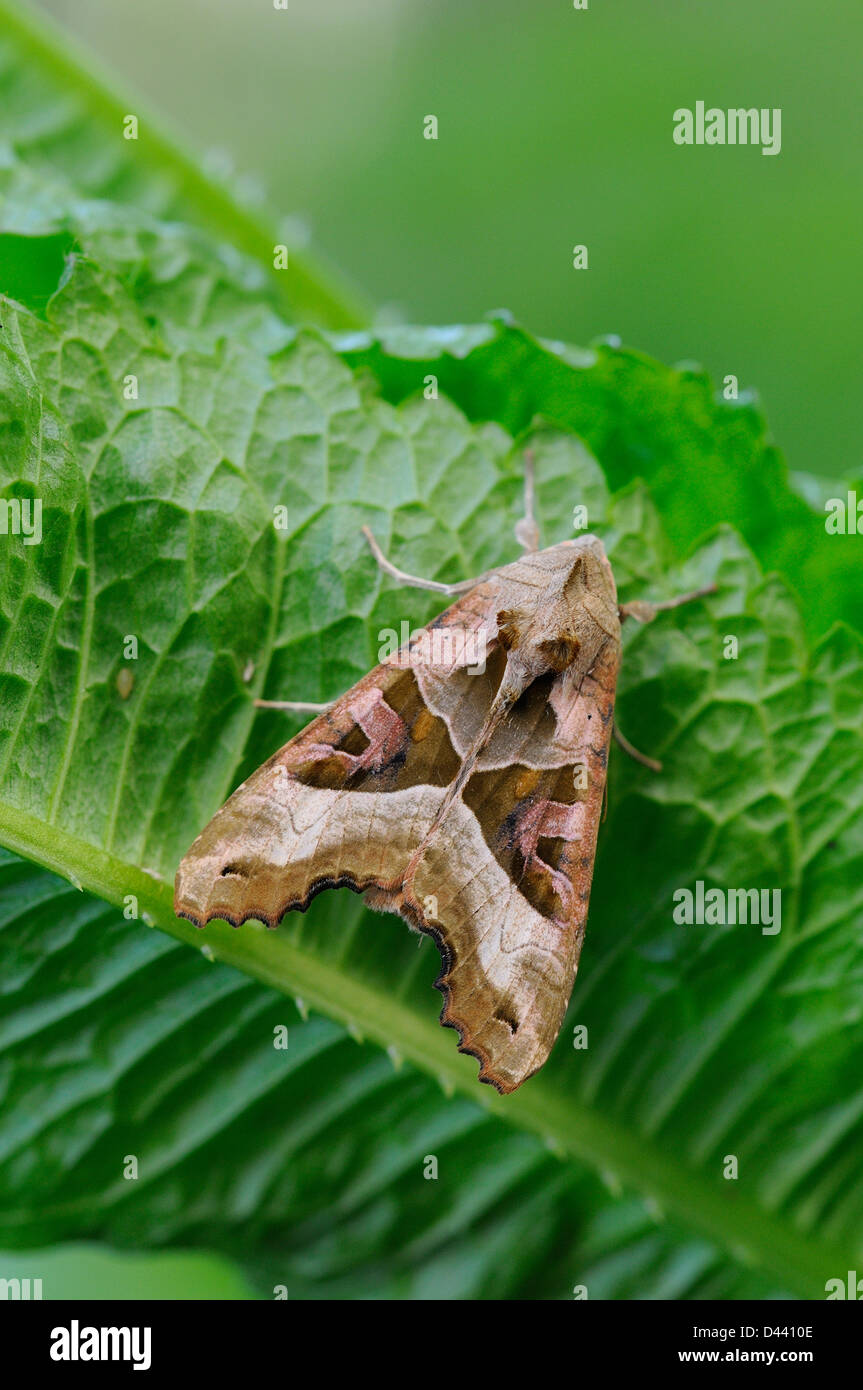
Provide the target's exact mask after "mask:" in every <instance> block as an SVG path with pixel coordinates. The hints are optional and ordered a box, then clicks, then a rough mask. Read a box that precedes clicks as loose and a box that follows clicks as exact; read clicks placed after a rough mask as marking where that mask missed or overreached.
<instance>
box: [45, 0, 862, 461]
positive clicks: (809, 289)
mask: <svg viewBox="0 0 863 1390" xmlns="http://www.w3.org/2000/svg"><path fill="white" fill-rule="evenodd" d="M42 5H43V8H45V9H47V10H48V11H50V12H51V13H52V14H53V15H54V16H55V17H56V18H58V19H60V20H61V21H62V22H63V23H64V24H66V25H67V26H68V27H69V28H70V29H72V30H74V31H75V32H76V34H77V35H78V36H79V37H80V38H81V39H83V40H84V41H85V42H86V43H87V45H88V46H89V47H90V48H91V49H92V50H93V51H94V52H95V53H96V54H98V55H99V56H100V57H101V59H102V60H103V64H104V65H105V66H106V67H107V68H108V69H109V71H110V73H111V76H112V78H113V81H114V84H115V86H118V87H119V88H120V89H121V90H122V89H123V88H124V87H127V88H131V90H132V91H133V92H139V93H140V94H141V96H142V97H143V98H144V99H145V100H146V102H147V104H148V105H149V107H150V108H151V109H152V110H153V111H155V112H156V113H159V114H161V115H162V116H163V117H165V118H167V119H168V120H169V121H170V123H171V124H173V125H174V127H175V128H176V129H178V130H179V131H180V133H181V134H182V135H183V136H184V137H185V141H186V143H187V145H189V146H190V147H191V148H192V149H193V150H196V151H198V152H199V153H200V154H201V156H202V157H203V156H204V155H205V154H209V164H208V167H223V166H224V167H226V168H227V161H228V160H231V161H232V162H233V165H234V168H235V169H236V170H237V171H238V172H240V173H242V174H244V175H256V176H259V177H260V179H261V180H262V181H263V184H264V186H265V187H266V190H267V193H268V195H269V198H270V200H271V201H272V202H273V203H274V204H275V206H276V207H278V208H280V209H282V210H284V211H285V212H286V213H293V214H296V215H297V216H298V218H300V219H301V220H302V224H303V225H304V226H305V227H307V228H308V229H309V231H310V233H311V238H312V245H313V246H314V247H315V248H316V249H318V250H320V251H323V252H324V253H326V255H327V256H328V257H329V258H330V259H331V260H332V261H333V262H334V263H335V264H336V265H337V266H339V267H341V268H342V269H344V270H345V271H347V272H349V273H350V274H351V275H352V276H353V277H354V279H355V280H356V281H357V282H358V283H359V285H360V286H362V287H363V288H365V289H366V290H367V291H368V292H369V294H370V295H371V296H372V297H373V299H374V301H375V302H376V303H377V304H378V305H379V306H382V307H383V309H384V312H385V313H387V314H388V315H391V316H392V315H398V316H400V317H402V318H405V319H408V320H413V321H419V322H431V323H450V322H464V321H471V320H476V319H478V318H481V317H482V315H483V314H484V313H486V311H488V310H489V309H494V308H498V307H501V306H503V307H506V308H508V309H511V310H512V311H513V313H514V314H515V315H516V316H517V317H518V318H519V319H521V320H523V321H524V323H525V324H526V325H527V326H528V327H530V328H531V329H532V330H533V331H535V332H538V333H541V334H545V335H548V336H553V337H559V338H563V339H566V340H569V341H572V342H576V343H582V344H584V343H586V342H589V341H590V340H591V339H592V338H594V337H596V336H598V335H601V334H618V335H620V337H621V338H622V339H623V341H624V342H625V343H627V344H628V345H630V346H633V347H638V348H641V349H643V350H644V351H646V352H649V353H651V354H653V355H655V356H657V357H659V358H661V359H663V360H664V361H667V362H678V361H681V360H694V361H697V362H701V363H702V364H703V365H704V366H705V367H706V368H707V369H708V370H709V371H710V373H711V374H712V375H713V376H714V378H715V379H717V380H721V379H722V378H723V377H724V376H725V375H726V374H727V373H734V374H735V375H736V376H737V377H738V379H739V381H740V385H741V387H751V388H756V389H757V390H758V391H759V393H760V395H761V397H762V399H763V401H764V403H765V406H766V408H767V412H768V416H769V419H770V421H771V424H772V428H773V433H774V436H775V438H776V439H777V441H778V442H779V443H780V444H781V446H782V447H783V449H784V450H785V452H786V454H787V456H788V459H789V463H790V465H791V467H792V468H795V469H807V470H812V471H815V472H819V473H824V474H826V475H828V476H831V477H844V476H850V475H853V474H854V473H856V471H857V470H858V468H859V461H860V449H859V435H860V415H861V409H860V403H861V399H863V392H861V390H860V386H859V383H858V375H859V366H858V364H859V357H860V353H859V346H858V332H859V329H858V322H859V318H860V285H861V283H863V239H861V228H863V180H861V177H860V162H861V161H860V149H861V119H860V99H859V93H860V77H859V67H860V63H859V54H860V45H861V41H863V7H861V5H860V3H859V0H831V3H829V4H827V5H824V4H820V5H815V4H812V3H811V2H808V0H758V3H757V4H753V3H752V0H711V3H698V4H693V3H692V0H663V3H662V4H647V3H645V0H615V3H614V4H610V3H608V0H589V8H588V9H587V10H586V11H577V10H574V9H573V6H572V3H571V0H530V3H527V0H495V3H494V4H492V3H490V0H290V4H289V8H288V10H287V11H286V12H276V11H274V8H273V4H272V0H146V3H141V0H42ZM698 99H703V100H704V101H705V102H706V103H707V104H708V105H716V106H720V107H724V108H728V107H730V106H747V107H749V106H757V107H762V106H764V107H775V106H779V107H781V108H782V151H781V153H780V154H779V155H778V156H777V157H774V158H769V157H765V156H763V155H762V154H761V152H760V150H759V149H758V148H753V147H737V148H731V147H716V148H709V147H706V146H704V147H701V148H698V147H691V148H681V147H678V146H676V145H675V144H674V143H673V141H672V113H673V111H674V109H675V108H676V107H679V106H688V107H694V105H695V102H696V101H697V100H698ZM428 114H434V115H436V116H437V117H438V120H439V137H440V138H439V139H438V140H437V141H436V142H432V141H427V140H425V139H423V136H422V122H423V117H424V116H425V115H428ZM253 182H254V181H252V183H253ZM299 233H300V228H299V227H294V228H293V231H292V235H291V241H292V244H293V245H294V246H296V245H297V244H298V236H299ZM575 243H585V244H586V245H587V246H588V248H589V254H590V268H589V270H588V271H586V272H585V271H581V272H579V271H575V270H573V269H572V247H573V245H574V244H575Z"/></svg>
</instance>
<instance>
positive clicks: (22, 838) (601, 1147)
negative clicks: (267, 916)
mask: <svg viewBox="0 0 863 1390" xmlns="http://www.w3.org/2000/svg"><path fill="white" fill-rule="evenodd" d="M0 842H2V843H3V844H4V845H5V846H6V847H7V848H8V849H10V850H12V851H13V852H15V853H16V854H21V855H24V856H26V857H27V858H28V859H32V860H34V861H35V862H37V863H39V864H41V865H42V866H43V867H44V868H46V869H49V870H50V871H51V872H53V873H56V874H59V875H60V876H61V877H63V878H66V879H70V878H71V879H72V880H73V881H75V882H76V886H77V885H79V884H80V886H81V887H82V888H84V889H86V890H88V891H89V892H92V893H94V894H96V895H97V896H98V897H101V898H104V899H106V900H107V901H108V902H110V903H113V904H114V905H115V906H117V907H121V906H123V904H124V900H125V899H126V898H127V897H128V895H129V894H134V895H135V897H136V898H137V900H138V906H139V911H140V912H141V914H142V916H144V917H145V920H150V921H152V922H153V923H154V924H157V925H158V926H159V927H161V928H162V930H164V931H166V932H167V933H168V934H169V935H171V936H173V937H175V938H176V939H177V940H180V941H183V942H186V943H187V944H188V945H193V946H196V947H197V948H198V949H200V947H201V944H202V941H203V937H202V934H201V933H200V932H199V930H198V929H197V928H195V927H193V926H192V925H191V923H189V922H186V921H183V920H181V919H180V918H177V917H175V916H174V912H173V896H172V889H171V886H170V885H169V884H167V883H164V882H162V881H160V880H159V879H158V878H156V877H155V876H154V875H152V874H149V873H146V872H144V871H143V870H142V869H140V868H138V867H137V866H134V865H130V864H128V863H126V862H125V861H123V860H121V859H119V858H117V857H116V856H114V855H112V854H109V853H107V852H106V851H105V850H103V849H100V848H98V847H97V846H94V845H90V844H88V843H87V842H86V841H84V840H81V839H79V838H78V837H76V836H73V835H70V834H68V833H67V832H65V831H63V830H61V829H59V828H58V827H56V826H48V825H46V824H45V823H44V822H43V821H41V820H39V819H38V818H37V817H35V816H31V815H29V814H28V813H26V812H23V811H20V810H19V809H18V808H16V807H14V806H11V805H10V804H9V803H8V802H3V801H0ZM206 942H207V945H208V947H209V948H210V950H211V951H212V954H213V957H214V958H215V959H216V960H218V961H220V962H222V963H223V964H226V965H230V966H233V967H234V968H236V969H238V970H241V971H242V972H243V973H245V974H247V975H251V976H253V977H254V978H255V979H257V980H259V981H260V982H261V983H263V984H266V985H269V986H270V987H272V988H275V989H278V990H280V991H281V992H282V993H285V994H289V995H301V996H302V997H303V999H304V1000H306V1001H307V1002H308V1003H310V1004H311V1005H312V1006H313V1007H315V1008H317V1009H319V1010H320V1011H321V1012H322V1013H324V1014H326V1015H328V1016H330V1017H332V1018H335V1019H337V1020H338V1021H339V1022H340V1023H343V1024H345V1025H349V1026H350V1027H351V1028H352V1029H353V1031H355V1032H356V1031H357V1030H359V1032H360V1033H361V1034H362V1035H363V1036H364V1037H366V1038H368V1039H370V1040H371V1041H373V1042H375V1043H377V1044H378V1045H379V1046H381V1047H384V1048H385V1047H387V1046H392V1045H395V1046H396V1047H397V1049H398V1051H399V1052H400V1053H401V1054H402V1055H403V1056H404V1057H405V1058H406V1059H408V1060H409V1061H410V1062H412V1063H413V1065H415V1066H416V1067H418V1068H419V1069H420V1070H422V1071H424V1072H428V1073H430V1074H431V1075H432V1076H433V1077H435V1078H436V1079H437V1080H438V1081H439V1082H440V1084H441V1085H442V1086H444V1087H445V1088H446V1089H447V1090H448V1091H455V1092H459V1093H460V1094H462V1095H464V1096H466V1097H467V1098H468V1099H470V1100H471V1101H473V1102H474V1103H476V1104H481V1105H483V1106H484V1107H485V1108H486V1109H487V1111H488V1112H489V1113H490V1114H492V1115H495V1116H496V1117H497V1118H498V1119H501V1120H504V1121H506V1122H508V1123H512V1124H516V1125H518V1126H519V1127H521V1128H523V1129H526V1130H529V1131H531V1132H533V1133H534V1134H536V1135H538V1136H539V1137H540V1138H542V1139H543V1140H545V1141H546V1143H548V1144H549V1146H550V1147H552V1148H553V1150H554V1151H555V1152H557V1153H558V1154H560V1155H561V1156H567V1157H571V1158H575V1159H578V1160H581V1161H583V1162H586V1163H587V1164H589V1165H590V1166H591V1167H592V1168H593V1169H595V1170H598V1171H599V1172H601V1173H607V1174H608V1173H610V1174H613V1175H614V1176H615V1178H617V1179H618V1180H619V1181H620V1182H621V1183H622V1184H623V1185H624V1186H626V1187H628V1188H630V1189H631V1190H632V1191H635V1192H638V1193H640V1194H642V1195H643V1196H644V1197H646V1198H648V1199H651V1200H652V1202H653V1203H654V1204H655V1205H656V1206H657V1207H658V1208H659V1210H660V1211H661V1212H662V1214H663V1215H665V1216H671V1217H674V1218H675V1219H676V1220H677V1221H678V1222H682V1223H683V1224H685V1225H686V1226H687V1227H689V1228H691V1229H692V1230H694V1231H697V1232H699V1233H700V1234H702V1235H703V1236H705V1237H707V1238H708V1239H710V1240H711V1241H713V1242H714V1243H715V1244H716V1245H718V1246H719V1247H720V1248H722V1249H724V1250H726V1251H728V1252H729V1253H730V1254H731V1255H732V1256H733V1258H735V1259H737V1260H741V1261H743V1262H744V1263H747V1264H751V1265H753V1266H755V1267H756V1268H759V1269H763V1270H766V1271H769V1272H770V1273H772V1274H773V1275H774V1276H775V1277H776V1278H777V1279H778V1281H779V1283H780V1286H781V1287H784V1288H788V1289H790V1290H792V1291H793V1292H795V1293H797V1294H799V1295H800V1296H801V1297H803V1298H811V1297H815V1296H818V1294H820V1293H821V1292H822V1291H823V1288H824V1285H825V1283H826V1281H827V1279H830V1278H833V1277H835V1275H836V1273H837V1271H841V1270H843V1269H848V1268H851V1267H852V1265H853V1263H854V1260H853V1258H852V1257H851V1255H850V1253H849V1252H847V1251H842V1250H839V1249H837V1248H836V1247H835V1246H832V1245H831V1244H828V1243H827V1242H825V1241H821V1240H817V1239H813V1238H812V1237H811V1236H810V1235H808V1234H806V1233H804V1232H800V1231H798V1230H797V1229H796V1228H795V1227H794V1226H793V1225H791V1223H790V1222H789V1221H786V1220H783V1219H782V1218H781V1217H780V1216H778V1215H776V1214H774V1213H772V1212H770V1211H767V1210H765V1209H763V1208H762V1207H760V1206H758V1204H757V1203H755V1202H753V1201H751V1200H750V1199H749V1198H747V1197H742V1196H738V1195H737V1194H736V1193H735V1194H732V1195H733V1198H734V1199H733V1201H729V1200H728V1196H729V1192H728V1189H727V1187H726V1188H725V1189H723V1188H721V1187H720V1183H721V1182H723V1181H724V1180H723V1179H722V1178H721V1177H720V1176H719V1175H717V1178H716V1179H715V1181H711V1180H709V1179H708V1178H707V1177H706V1176H705V1175H704V1174H702V1173H700V1172H698V1171H697V1170H695V1169H693V1168H691V1167H690V1166H689V1165H687V1164H685V1163H683V1162H681V1161H680V1160H675V1159H674V1158H672V1157H671V1156H670V1155H669V1153H668V1151H667V1150H665V1149H662V1148H660V1147H659V1146H657V1145H656V1144H655V1143H654V1142H653V1141H652V1140H651V1139H648V1138H646V1137H645V1136H643V1135H640V1134H635V1133H632V1132H629V1131H628V1130H627V1129H626V1128H625V1127H624V1126H623V1125H622V1124H620V1123H619V1122H618V1121H616V1120H614V1119H613V1118H607V1117H605V1116H602V1115H601V1114H599V1113H598V1112H597V1111H596V1110H593V1109H591V1108H590V1107H588V1106H584V1105H582V1104H579V1103H578V1102H577V1101H573V1100H572V1099H571V1098H569V1097H562V1096H561V1095H559V1094H558V1093H557V1092H556V1091H555V1089H554V1087H553V1086H551V1085H549V1084H548V1083H546V1082H545V1081H544V1080H543V1078H542V1077H540V1078H536V1079H534V1080H532V1081H530V1082H529V1083H528V1085H526V1086H525V1087H524V1088H523V1089H521V1090H520V1091H518V1093H517V1094H515V1095H510V1096H506V1097H503V1096H498V1095H497V1094H496V1093H495V1092H493V1091H492V1090H491V1089H490V1088H485V1087H482V1088H480V1087H479V1086H478V1085H477V1082H476V1080H475V1077H474V1076H473V1065H474V1064H473V1062H472V1060H469V1059H466V1058H464V1057H462V1056H461V1055H460V1054H459V1053H458V1052H457V1050H456V1044H455V1039H454V1037H453V1036H452V1034H451V1033H450V1032H449V1031H448V1030H444V1029H442V1028H440V1027H439V1026H438V1025H437V1023H436V1022H434V1021H433V1020H432V1015H431V1012H429V1016H428V1018H419V1017H418V1016H417V1015H416V1014H415V1013H414V1012H413V1010H412V1009H410V1008H408V1007H406V1006H405V1005H403V1004H401V1003H400V1002H399V1000H398V998H397V997H395V996H393V995H392V994H391V993H389V994H388V993H386V992H385V991H383V990H376V989H374V988H372V987H370V986H369V985H368V984H366V983H364V982H363V981H359V980H357V979H355V978H354V977H352V976H348V975H346V974H345V973H344V972H342V971H340V970H339V969H338V968H336V967H334V966H333V964H332V963H330V962H327V961H324V960H321V959H319V958H317V957H316V956H314V955H312V954H311V953H310V952H309V951H308V950H305V949H303V947H301V946H299V945H298V944H297V943H296V942H294V941H293V940H291V939H290V938H289V937H288V936H287V935H286V934H284V933H282V932H275V933H274V932H268V931H267V930H266V929H265V928H264V927H262V926H259V925H258V924H257V923H251V922H250V923H247V924H246V925H245V927H243V928H242V930H240V931H237V930H235V929H234V928H232V927H230V926H228V924H227V923H219V922H212V923H210V925H209V927H208V928H207V935H206ZM720 1192H724V1194H725V1195H724V1199H723V1198H722V1197H720V1195H719V1194H720Z"/></svg>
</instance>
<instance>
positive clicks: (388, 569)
mask: <svg viewBox="0 0 863 1390" xmlns="http://www.w3.org/2000/svg"><path fill="white" fill-rule="evenodd" d="M362 531H363V535H364V536H365V538H366V540H367V541H368V543H369V548H370V550H371V552H372V554H373V555H374V557H375V559H376V560H377V562H378V568H379V569H382V570H383V572H384V574H389V575H391V576H392V578H393V579H397V580H398V581H399V583H400V584H409V585H410V586H411V588H413V589H431V591H432V593H435V594H466V593H467V591H468V589H473V588H475V587H476V585H477V584H478V582H479V581H478V580H476V579H462V580H460V581H459V583H458V584H440V583H439V582H438V580H437V579H419V578H418V577H417V575H415V574H406V573H405V571H404V570H400V569H398V568H397V567H396V566H395V565H394V564H393V563H392V561H391V560H388V559H387V557H386V555H385V554H384V552H383V551H382V550H381V548H380V546H379V545H378V543H377V541H376V540H375V538H374V536H373V534H372V532H371V530H370V528H369V527H368V526H364V527H363V528H362Z"/></svg>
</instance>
